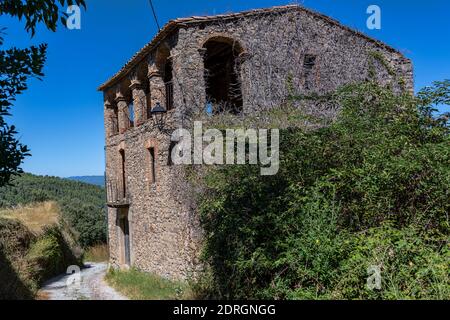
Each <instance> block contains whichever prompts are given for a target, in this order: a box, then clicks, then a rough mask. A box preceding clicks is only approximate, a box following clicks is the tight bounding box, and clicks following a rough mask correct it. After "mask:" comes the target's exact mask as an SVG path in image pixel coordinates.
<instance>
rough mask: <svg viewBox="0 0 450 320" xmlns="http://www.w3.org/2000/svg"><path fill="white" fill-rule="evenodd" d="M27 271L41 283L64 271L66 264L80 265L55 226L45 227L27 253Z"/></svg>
mask: <svg viewBox="0 0 450 320" xmlns="http://www.w3.org/2000/svg"><path fill="white" fill-rule="evenodd" d="M26 259H27V260H28V265H29V272H30V273H31V274H32V278H33V279H34V280H35V281H36V282H37V284H38V285H41V284H42V282H43V281H44V280H47V279H48V278H50V277H52V276H55V275H58V274H61V273H65V272H66V269H67V267H68V266H71V265H80V260H79V258H77V257H75V255H74V253H73V251H72V249H71V248H70V246H69V245H68V243H67V241H66V239H65V238H64V236H63V234H62V233H61V229H60V228H59V227H57V226H53V227H49V228H47V229H46V230H45V231H44V233H43V234H42V235H41V236H40V237H39V238H38V239H37V241H35V242H34V243H33V244H32V245H31V246H30V249H29V251H28V253H27V256H26Z"/></svg>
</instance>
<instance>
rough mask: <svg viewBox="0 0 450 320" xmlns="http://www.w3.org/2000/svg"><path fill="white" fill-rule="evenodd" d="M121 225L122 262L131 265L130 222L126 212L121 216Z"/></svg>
mask: <svg viewBox="0 0 450 320" xmlns="http://www.w3.org/2000/svg"><path fill="white" fill-rule="evenodd" d="M121 225H122V232H123V249H124V250H123V252H124V263H125V264H126V265H131V254H130V223H129V221H128V213H127V214H126V215H125V216H124V217H123V218H122V223H121Z"/></svg>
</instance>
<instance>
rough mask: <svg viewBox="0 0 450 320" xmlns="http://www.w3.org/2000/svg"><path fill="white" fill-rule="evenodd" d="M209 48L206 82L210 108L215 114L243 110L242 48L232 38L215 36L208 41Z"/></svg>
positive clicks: (236, 112)
mask: <svg viewBox="0 0 450 320" xmlns="http://www.w3.org/2000/svg"><path fill="white" fill-rule="evenodd" d="M203 47H204V49H206V52H205V56H204V63H205V84H206V98H207V108H210V109H211V108H212V113H220V112H224V111H228V112H230V113H233V114H239V113H240V112H242V106H243V101H242V90H241V81H240V65H239V60H238V59H237V58H238V57H239V54H240V53H242V49H241V47H240V46H239V45H236V42H235V41H233V40H232V39H224V38H213V39H210V40H208V41H207V42H206V43H205V44H204V46H203Z"/></svg>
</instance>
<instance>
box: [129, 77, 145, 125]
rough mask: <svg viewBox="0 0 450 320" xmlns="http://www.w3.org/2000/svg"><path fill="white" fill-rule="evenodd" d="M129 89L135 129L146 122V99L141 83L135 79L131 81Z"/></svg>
mask: <svg viewBox="0 0 450 320" xmlns="http://www.w3.org/2000/svg"><path fill="white" fill-rule="evenodd" d="M130 89H131V93H132V96H133V104H134V122H135V126H136V127H137V126H140V125H141V124H143V123H144V122H145V120H147V97H146V95H145V91H144V89H143V86H142V83H141V82H140V81H139V80H137V79H132V80H131V85H130Z"/></svg>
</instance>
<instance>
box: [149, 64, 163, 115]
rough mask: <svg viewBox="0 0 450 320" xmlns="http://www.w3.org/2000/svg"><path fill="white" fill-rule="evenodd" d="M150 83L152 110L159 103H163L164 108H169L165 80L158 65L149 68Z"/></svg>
mask: <svg viewBox="0 0 450 320" xmlns="http://www.w3.org/2000/svg"><path fill="white" fill-rule="evenodd" d="M148 81H149V83H150V100H151V108H153V107H154V106H155V105H156V103H157V102H159V103H161V105H162V106H163V107H164V108H167V106H166V93H165V91H166V86H165V84H164V78H163V76H162V74H161V72H160V71H159V69H158V68H157V67H156V65H150V66H149V70H148Z"/></svg>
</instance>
